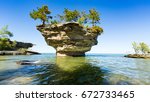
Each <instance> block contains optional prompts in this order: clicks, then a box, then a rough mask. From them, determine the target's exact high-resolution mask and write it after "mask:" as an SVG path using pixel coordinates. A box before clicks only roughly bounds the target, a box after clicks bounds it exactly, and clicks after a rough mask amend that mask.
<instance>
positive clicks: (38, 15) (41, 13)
mask: <svg viewBox="0 0 150 102" xmlns="http://www.w3.org/2000/svg"><path fill="white" fill-rule="evenodd" d="M49 14H51V11H49V10H48V6H42V7H41V8H38V10H33V11H32V12H31V13H30V17H31V18H33V19H34V20H37V19H40V20H41V21H42V25H45V22H48V19H52V16H48V15H49Z"/></svg>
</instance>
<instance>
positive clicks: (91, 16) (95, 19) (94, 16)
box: [89, 9, 100, 26]
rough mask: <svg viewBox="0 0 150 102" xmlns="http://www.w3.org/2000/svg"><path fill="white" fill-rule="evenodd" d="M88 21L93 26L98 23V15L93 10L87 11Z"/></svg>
mask: <svg viewBox="0 0 150 102" xmlns="http://www.w3.org/2000/svg"><path fill="white" fill-rule="evenodd" d="M89 13H90V14H89V19H90V20H91V23H92V25H93V26H96V24H97V23H99V21H100V16H99V13H98V12H97V11H96V10H95V9H91V10H89Z"/></svg>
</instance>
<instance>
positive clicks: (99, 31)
mask: <svg viewBox="0 0 150 102" xmlns="http://www.w3.org/2000/svg"><path fill="white" fill-rule="evenodd" d="M90 30H91V32H92V33H99V34H101V33H102V32H103V29H102V28H101V27H99V26H93V27H91V28H90Z"/></svg>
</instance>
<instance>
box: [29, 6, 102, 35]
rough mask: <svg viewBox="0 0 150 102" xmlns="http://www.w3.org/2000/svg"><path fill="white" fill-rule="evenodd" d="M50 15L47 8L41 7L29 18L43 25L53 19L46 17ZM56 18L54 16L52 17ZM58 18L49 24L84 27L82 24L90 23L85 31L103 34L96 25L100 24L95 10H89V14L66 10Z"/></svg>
mask: <svg viewBox="0 0 150 102" xmlns="http://www.w3.org/2000/svg"><path fill="white" fill-rule="evenodd" d="M49 14H51V12H50V11H49V10H48V6H42V7H41V8H38V10H37V11H35V10H33V12H31V13H30V16H31V18H33V19H34V20H36V19H40V20H41V21H42V23H43V25H45V22H46V21H48V19H49V18H51V19H52V18H53V17H52V16H48V15H49ZM54 17H56V16H54ZM57 17H58V18H57V19H55V20H51V22H50V24H51V25H53V24H57V23H58V21H60V22H78V23H79V24H80V25H82V26H83V27H84V24H88V23H91V24H92V27H89V26H88V25H87V27H86V28H87V29H89V31H91V32H94V33H99V34H101V33H102V32H103V29H102V28H101V27H99V26H97V24H98V23H99V22H100V15H99V13H98V12H97V11H96V10H95V9H90V10H89V13H86V12H83V11H81V12H80V11H78V10H69V9H67V8H65V9H64V11H63V14H62V15H60V14H58V16H57Z"/></svg>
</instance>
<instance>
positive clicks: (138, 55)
mask: <svg viewBox="0 0 150 102" xmlns="http://www.w3.org/2000/svg"><path fill="white" fill-rule="evenodd" d="M124 57H128V58H143V59H149V58H150V54H128V55H125V56H124Z"/></svg>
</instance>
